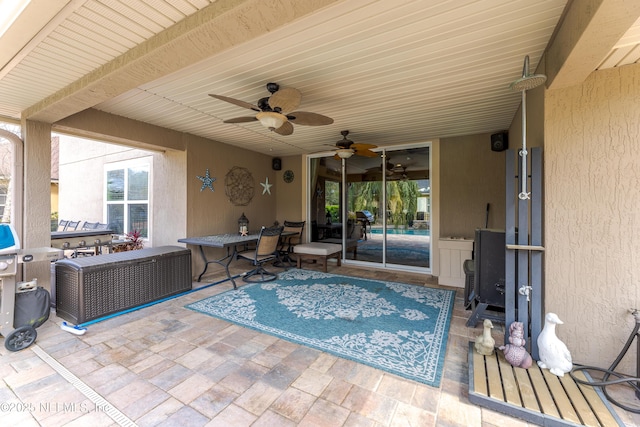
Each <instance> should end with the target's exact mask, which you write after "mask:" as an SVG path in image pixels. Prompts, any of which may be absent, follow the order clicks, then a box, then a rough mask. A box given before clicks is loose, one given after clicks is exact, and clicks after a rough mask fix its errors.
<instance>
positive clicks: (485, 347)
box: [474, 319, 496, 356]
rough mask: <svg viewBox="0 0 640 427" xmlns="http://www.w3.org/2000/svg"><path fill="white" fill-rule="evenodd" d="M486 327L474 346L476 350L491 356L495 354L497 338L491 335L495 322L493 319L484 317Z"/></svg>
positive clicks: (483, 323)
mask: <svg viewBox="0 0 640 427" xmlns="http://www.w3.org/2000/svg"><path fill="white" fill-rule="evenodd" d="M482 325H483V326H484V329H483V330H482V335H479V336H478V337H477V338H476V343H475V345H474V347H475V348H476V351H477V352H478V353H480V354H482V355H483V356H491V355H492V354H493V350H494V347H495V346H496V340H494V339H493V337H492V336H491V329H493V323H491V320H489V319H484V322H482Z"/></svg>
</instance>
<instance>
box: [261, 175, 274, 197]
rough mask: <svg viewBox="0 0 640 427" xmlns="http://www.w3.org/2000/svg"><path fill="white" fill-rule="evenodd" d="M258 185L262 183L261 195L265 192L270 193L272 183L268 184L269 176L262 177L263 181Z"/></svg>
mask: <svg viewBox="0 0 640 427" xmlns="http://www.w3.org/2000/svg"><path fill="white" fill-rule="evenodd" d="M260 185H262V194H263V195H264V194H265V193H269V195H271V187H273V184H269V177H266V178H265V179H264V182H261V183H260Z"/></svg>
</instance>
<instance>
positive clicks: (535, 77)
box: [511, 55, 547, 200]
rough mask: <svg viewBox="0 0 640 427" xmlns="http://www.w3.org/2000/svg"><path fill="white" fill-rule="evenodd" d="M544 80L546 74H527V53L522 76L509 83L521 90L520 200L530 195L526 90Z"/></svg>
mask: <svg viewBox="0 0 640 427" xmlns="http://www.w3.org/2000/svg"><path fill="white" fill-rule="evenodd" d="M545 81H547V76H545V75H544V74H529V55H527V56H525V57H524V66H523V67H522V77H521V78H519V79H518V80H516V81H515V82H513V83H511V90H514V91H516V90H518V91H520V92H522V150H520V157H521V161H522V173H521V174H520V184H521V190H520V194H518V197H519V198H520V200H527V199H529V198H530V195H531V193H529V192H527V91H528V90H529V89H533V88H536V87H538V86H540V85H541V84H544V82H545Z"/></svg>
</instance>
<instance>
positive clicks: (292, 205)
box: [272, 156, 309, 232]
mask: <svg viewBox="0 0 640 427" xmlns="http://www.w3.org/2000/svg"><path fill="white" fill-rule="evenodd" d="M303 161H304V159H303V158H302V156H288V157H284V158H282V170H279V171H276V173H275V176H276V177H275V183H274V186H273V187H272V189H273V188H275V189H277V190H278V191H276V192H275V197H276V201H277V202H276V217H277V218H278V221H280V223H283V222H284V221H285V220H289V221H305V212H306V209H303V207H304V204H305V203H304V202H305V199H303V195H304V194H306V193H305V192H304V191H303V190H304V187H305V176H304V172H303V169H302V163H303ZM286 170H291V171H292V172H293V175H294V179H293V182H290V183H286V182H284V179H283V175H284V172H285V171H286ZM308 227H309V224H305V232H306V231H307V228H308Z"/></svg>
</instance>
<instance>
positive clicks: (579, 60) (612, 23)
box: [544, 0, 640, 89]
mask: <svg viewBox="0 0 640 427" xmlns="http://www.w3.org/2000/svg"><path fill="white" fill-rule="evenodd" d="M639 17H640V1H638V0H579V1H572V2H570V3H569V6H568V9H567V10H566V11H565V13H564V16H563V18H562V20H561V22H560V24H559V26H558V28H557V30H556V32H555V35H554V37H553V38H552V40H551V42H550V43H549V46H548V48H547V51H546V55H545V56H546V67H545V70H544V72H545V73H546V75H547V88H548V89H558V88H562V87H568V86H573V85H576V84H579V83H581V82H583V81H584V80H585V79H586V78H587V76H588V75H589V74H591V73H592V72H593V70H595V69H597V67H598V65H600V64H601V62H602V59H603V58H606V57H607V55H608V54H609V52H611V49H612V48H613V47H614V46H615V45H616V43H618V41H619V40H620V38H621V37H622V36H623V35H624V34H625V33H626V32H627V30H629V28H631V27H632V26H633V24H634V23H635V22H636V21H637V20H638V18H639Z"/></svg>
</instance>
